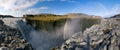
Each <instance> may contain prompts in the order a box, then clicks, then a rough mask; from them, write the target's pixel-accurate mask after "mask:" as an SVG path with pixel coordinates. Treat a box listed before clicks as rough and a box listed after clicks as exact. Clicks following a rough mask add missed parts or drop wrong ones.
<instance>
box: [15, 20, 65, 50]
mask: <svg viewBox="0 0 120 50" xmlns="http://www.w3.org/2000/svg"><path fill="white" fill-rule="evenodd" d="M17 23H18V29H19V30H20V32H21V33H22V35H23V37H24V38H25V39H26V40H27V41H29V42H30V43H31V44H32V46H33V48H34V49H35V50H50V49H51V48H52V47H56V46H60V45H61V44H62V43H63V42H64V39H63V37H62V33H54V34H50V33H45V32H42V31H36V30H34V29H32V27H30V26H29V25H27V24H26V23H25V22H24V21H22V20H20V21H17ZM58 30H59V29H58ZM57 32H59V31H57Z"/></svg>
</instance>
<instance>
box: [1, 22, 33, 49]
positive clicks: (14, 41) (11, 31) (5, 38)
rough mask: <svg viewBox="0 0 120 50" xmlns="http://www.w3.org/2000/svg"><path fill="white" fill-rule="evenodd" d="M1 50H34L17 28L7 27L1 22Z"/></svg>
mask: <svg viewBox="0 0 120 50" xmlns="http://www.w3.org/2000/svg"><path fill="white" fill-rule="evenodd" d="M0 50H33V48H32V46H31V45H30V43H28V42H27V41H26V40H25V39H23V37H22V35H21V33H20V31H19V30H18V29H17V28H12V27H10V26H7V25H5V24H4V22H3V21H2V20H0Z"/></svg>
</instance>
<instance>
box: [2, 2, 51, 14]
mask: <svg viewBox="0 0 120 50" xmlns="http://www.w3.org/2000/svg"><path fill="white" fill-rule="evenodd" d="M44 1H47V2H49V1H53V0H0V14H3V15H13V16H22V15H23V14H26V13H30V12H31V14H35V13H40V10H45V9H48V7H40V8H31V7H32V6H34V5H35V4H37V3H38V2H44Z"/></svg>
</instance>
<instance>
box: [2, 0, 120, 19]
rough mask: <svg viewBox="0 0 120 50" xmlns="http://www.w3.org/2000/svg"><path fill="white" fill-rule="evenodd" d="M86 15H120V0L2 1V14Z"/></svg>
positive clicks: (18, 15) (19, 15) (17, 15)
mask: <svg viewBox="0 0 120 50" xmlns="http://www.w3.org/2000/svg"><path fill="white" fill-rule="evenodd" d="M40 13H51V14H67V13H85V14H89V15H98V16H103V17H106V16H110V15H114V14H118V13H120V0H0V14H4V15H13V16H16V17H21V16H22V15H24V14H40Z"/></svg>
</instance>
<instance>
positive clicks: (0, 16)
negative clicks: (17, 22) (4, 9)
mask: <svg viewBox="0 0 120 50" xmlns="http://www.w3.org/2000/svg"><path fill="white" fill-rule="evenodd" d="M9 17H11V18H13V16H11V15H0V18H9Z"/></svg>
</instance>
